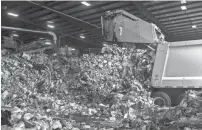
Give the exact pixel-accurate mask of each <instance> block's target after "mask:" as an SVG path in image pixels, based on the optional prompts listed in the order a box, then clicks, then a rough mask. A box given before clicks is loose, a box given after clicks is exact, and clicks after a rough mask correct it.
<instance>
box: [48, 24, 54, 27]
mask: <svg viewBox="0 0 202 130" xmlns="http://www.w3.org/2000/svg"><path fill="white" fill-rule="evenodd" d="M47 26H48V27H49V28H55V27H54V26H53V25H49V24H48V25H47Z"/></svg>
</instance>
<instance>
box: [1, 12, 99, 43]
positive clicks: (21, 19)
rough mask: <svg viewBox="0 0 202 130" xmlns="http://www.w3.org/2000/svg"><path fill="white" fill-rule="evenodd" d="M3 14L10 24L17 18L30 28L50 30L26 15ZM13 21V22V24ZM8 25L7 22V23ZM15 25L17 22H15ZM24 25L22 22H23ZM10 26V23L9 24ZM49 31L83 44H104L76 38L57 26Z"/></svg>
mask: <svg viewBox="0 0 202 130" xmlns="http://www.w3.org/2000/svg"><path fill="white" fill-rule="evenodd" d="M2 16H3V18H4V19H7V20H6V21H8V23H9V22H10V23H9V26H11V25H13V24H14V23H16V20H19V21H23V22H24V23H25V24H26V25H28V26H29V28H30V26H31V27H33V26H34V27H35V28H38V29H40V30H41V29H42V30H48V28H47V27H46V26H45V25H44V24H40V23H38V24H35V23H33V22H32V21H30V20H29V19H26V18H24V17H22V16H18V17H16V18H13V17H9V16H8V15H6V12H2ZM13 19H15V20H13ZM12 23H13V24H12ZM6 25H7V24H6ZM14 25H15V24H14ZM21 25H22V24H21ZM7 26H8V25H7ZM15 27H18V26H15ZM49 31H53V32H54V33H56V34H57V35H58V36H59V35H66V36H65V37H67V38H71V39H75V40H76V41H78V43H79V42H80V43H81V44H82V43H83V44H91V46H92V45H93V46H97V47H101V46H102V45H98V44H94V43H91V42H88V41H86V40H82V39H79V38H76V37H74V36H71V35H69V34H66V33H64V30H61V29H57V28H55V29H54V30H49Z"/></svg>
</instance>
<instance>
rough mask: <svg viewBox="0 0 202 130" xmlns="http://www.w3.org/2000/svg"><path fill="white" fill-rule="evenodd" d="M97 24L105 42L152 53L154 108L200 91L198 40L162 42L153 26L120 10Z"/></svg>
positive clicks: (200, 42)
mask: <svg viewBox="0 0 202 130" xmlns="http://www.w3.org/2000/svg"><path fill="white" fill-rule="evenodd" d="M101 25H102V34H103V36H104V39H105V42H108V43H113V44H114V43H116V44H120V43H123V44H134V45H135V46H137V47H139V48H149V49H152V50H153V51H154V54H155V60H154V65H153V70H152V78H151V82H150V85H151V86H152V89H151V90H152V93H151V96H152V97H153V98H154V102H155V103H156V104H157V105H160V106H161V105H162V106H175V105H178V104H180V102H181V99H183V97H184V95H185V92H186V91H187V90H190V89H193V90H199V89H202V40H190V41H177V42H166V41H165V36H164V34H163V33H162V32H161V30H160V29H159V28H158V27H157V26H156V25H155V24H153V23H149V22H146V21H144V20H142V19H140V18H138V17H136V16H134V15H132V14H130V13H128V12H126V11H123V10H115V11H108V12H106V13H105V14H104V15H103V16H102V17H101Z"/></svg>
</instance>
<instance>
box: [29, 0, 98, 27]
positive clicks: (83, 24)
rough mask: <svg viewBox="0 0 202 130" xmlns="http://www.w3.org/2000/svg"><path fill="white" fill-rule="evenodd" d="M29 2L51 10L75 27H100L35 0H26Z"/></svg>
mask: <svg viewBox="0 0 202 130" xmlns="http://www.w3.org/2000/svg"><path fill="white" fill-rule="evenodd" d="M28 2H30V3H31V4H33V5H35V6H38V7H41V8H45V9H47V10H49V11H51V12H54V13H55V14H57V15H59V16H60V17H61V18H62V19H64V20H66V21H67V22H69V23H71V24H73V25H76V26H77V27H80V28H84V29H88V30H90V29H100V27H98V26H95V25H93V24H90V23H88V22H85V21H83V20H81V19H77V18H75V17H72V16H70V15H67V14H66V13H63V12H60V11H58V10H56V9H53V8H51V7H47V6H44V5H41V4H39V3H37V2H33V1H28Z"/></svg>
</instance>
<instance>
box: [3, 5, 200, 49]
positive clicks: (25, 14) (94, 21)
mask: <svg viewBox="0 0 202 130" xmlns="http://www.w3.org/2000/svg"><path fill="white" fill-rule="evenodd" d="M89 3H90V4H91V6H85V5H83V4H81V1H43V2H41V1H40V2H39V1H32V2H31V1H2V9H1V10H2V16H1V19H2V25H3V26H12V27H21V28H29V29H35V30H51V31H53V32H55V33H56V34H57V35H58V36H60V35H67V36H66V37H65V38H66V40H67V41H69V42H71V43H73V44H74V43H75V44H76V45H77V46H86V47H91V48H96V47H100V46H101V43H102V42H103V37H102V35H101V28H100V26H101V21H100V18H101V16H102V15H103V14H104V13H105V12H106V11H109V10H116V9H122V10H125V11H127V12H129V13H131V14H133V15H135V16H137V17H139V18H141V19H144V20H146V21H148V22H152V23H154V24H156V25H157V26H158V27H159V28H160V29H161V30H162V31H163V33H164V34H165V35H166V39H167V41H180V40H194V39H201V38H202V1H187V2H186V3H185V4H183V5H185V6H186V7H187V10H182V9H181V6H182V4H181V2H180V1H144V2H140V1H135V2H134V1H89ZM7 12H15V13H17V14H19V17H12V16H8V15H7ZM48 21H51V22H53V25H54V26H55V28H54V29H50V28H47V22H48ZM193 25H197V28H192V26H193ZM8 34H9V33H8V32H7V31H2V35H8ZM81 34H82V35H84V36H85V39H81V38H80V35H81ZM19 37H20V38H21V40H23V41H25V42H28V41H30V40H33V39H35V38H38V37H41V35H33V34H31V33H30V34H29V33H22V32H21V33H19ZM43 37H45V36H43Z"/></svg>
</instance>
